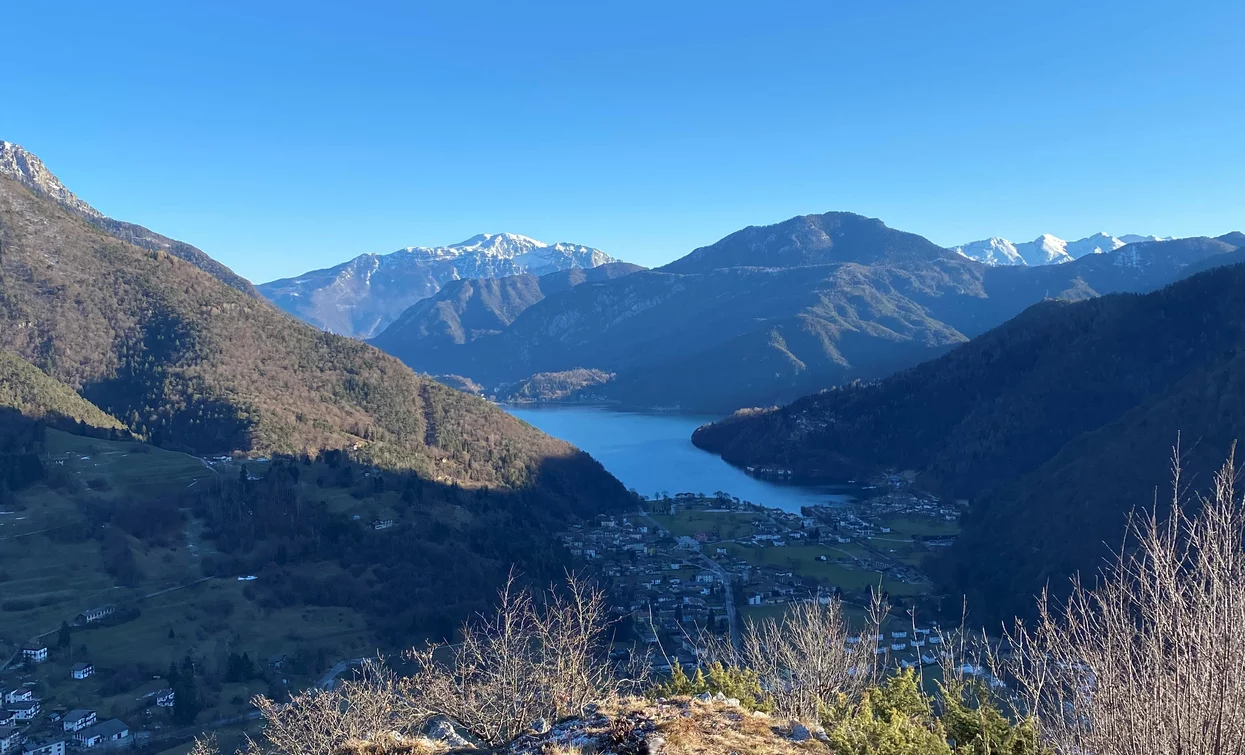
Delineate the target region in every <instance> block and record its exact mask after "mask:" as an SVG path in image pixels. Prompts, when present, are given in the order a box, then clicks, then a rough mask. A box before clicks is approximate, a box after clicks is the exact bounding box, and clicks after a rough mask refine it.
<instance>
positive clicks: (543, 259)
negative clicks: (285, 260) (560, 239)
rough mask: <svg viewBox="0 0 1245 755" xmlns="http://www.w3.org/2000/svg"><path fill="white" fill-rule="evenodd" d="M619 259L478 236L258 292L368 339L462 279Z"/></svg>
mask: <svg viewBox="0 0 1245 755" xmlns="http://www.w3.org/2000/svg"><path fill="white" fill-rule="evenodd" d="M617 261H618V260H616V259H614V258H613V257H611V256H609V255H608V254H606V253H605V252H602V251H601V250H599V249H593V248H592V247H588V246H584V245H582V244H568V243H557V244H550V243H547V242H544V241H538V240H536V239H533V238H530V237H528V236H522V235H520V234H517V233H481V234H477V235H475V236H472V237H471V238H469V239H467V240H466V241H461V242H459V243H457V244H449V245H446V246H408V247H406V248H404V249H399V250H397V251H395V252H391V253H389V254H362V255H359V256H358V257H355V258H354V259H352V260H349V261H347V262H343V263H342V264H340V265H337V266H335V267H331V268H327V269H324V270H313V271H310V272H307V273H304V274H302V275H300V276H298V277H296V278H286V279H284V280H278V281H272V282H271V283H265V284H263V285H261V286H260V287H259V289H260V292H261V293H263V294H264V296H266V297H268V299H269V300H270V301H272V302H273V303H275V304H276V305H277V306H279V307H281V308H282V309H285V310H286V311H288V312H290V313H291V314H293V315H295V316H297V317H301V318H302V319H304V320H306V321H307V322H310V323H312V324H313V325H317V326H319V327H321V328H324V329H326V330H332V331H334V332H336V333H341V334H343V335H352V336H356V337H360V338H370V337H372V336H374V335H376V334H377V333H379V332H380V331H381V330H383V329H384V328H385V326H387V325H388V324H389V323H390V322H392V321H393V320H394V318H396V317H397V316H398V315H399V314H401V312H402V311H403V310H404V309H406V308H407V307H409V306H410V305H412V304H414V303H415V302H417V301H419V300H420V299H425V298H427V297H429V296H432V295H433V294H435V293H436V292H437V291H439V290H440V289H441V287H442V286H444V285H445V284H446V283H449V282H450V281H453V280H459V279H463V278H502V277H505V276H510V275H518V274H521V273H528V274H531V275H535V276H541V275H546V274H548V273H552V272H556V271H559V270H567V269H570V268H574V267H579V268H591V267H598V266H600V265H605V264H608V263H611V262H617Z"/></svg>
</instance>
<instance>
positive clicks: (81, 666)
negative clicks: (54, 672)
mask: <svg viewBox="0 0 1245 755" xmlns="http://www.w3.org/2000/svg"><path fill="white" fill-rule="evenodd" d="M94 673H95V666H93V665H91V664H90V663H75V664H74V665H73V668H71V669H69V675H70V676H72V677H73V678H74V679H85V678H87V677H88V676H91V675H92V674H94Z"/></svg>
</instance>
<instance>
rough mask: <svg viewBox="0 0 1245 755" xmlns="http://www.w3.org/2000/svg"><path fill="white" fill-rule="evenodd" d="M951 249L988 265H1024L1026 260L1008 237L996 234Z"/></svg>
mask: <svg viewBox="0 0 1245 755" xmlns="http://www.w3.org/2000/svg"><path fill="white" fill-rule="evenodd" d="M951 251H953V252H956V253H957V254H960V255H961V256H964V257H968V258H969V259H970V260H977V261H978V262H984V263H985V264H987V265H1024V264H1025V261H1024V259H1023V258H1021V256H1020V252H1018V251H1016V245H1015V244H1013V243H1012V242H1010V241H1008V240H1007V239H1002V238H999V237H998V236H994V237H993V238H988V239H984V240H982V241H974V242H972V243H971V244H964V245H963V246H957V247H952V248H951Z"/></svg>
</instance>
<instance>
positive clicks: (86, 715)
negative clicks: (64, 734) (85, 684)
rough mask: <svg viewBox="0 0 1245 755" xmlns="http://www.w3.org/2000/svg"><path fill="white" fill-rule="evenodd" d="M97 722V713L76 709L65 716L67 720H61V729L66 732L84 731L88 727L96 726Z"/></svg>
mask: <svg viewBox="0 0 1245 755" xmlns="http://www.w3.org/2000/svg"><path fill="white" fill-rule="evenodd" d="M95 721H96V718H95V711H93V710H86V709H84V708H75V709H74V710H71V711H69V712H68V713H66V714H65V718H64V719H62V720H61V727H62V728H63V729H64V730H65V731H82V730H83V729H85V728H87V727H88V726H94V725H95Z"/></svg>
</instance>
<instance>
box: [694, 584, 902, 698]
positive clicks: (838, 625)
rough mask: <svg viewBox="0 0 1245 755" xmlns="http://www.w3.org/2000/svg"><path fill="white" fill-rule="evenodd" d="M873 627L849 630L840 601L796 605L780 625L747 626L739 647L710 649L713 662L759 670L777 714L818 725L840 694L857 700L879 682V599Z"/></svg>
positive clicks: (767, 622) (881, 609)
mask: <svg viewBox="0 0 1245 755" xmlns="http://www.w3.org/2000/svg"><path fill="white" fill-rule="evenodd" d="M871 613H872V614H873V618H872V621H871V622H870V627H871V628H869V629H867V630H866V631H864V632H863V633H861V634H859V635H858V634H856V633H854V632H852V630H851V629H850V627H849V625H848V622H847V617H846V616H845V614H844V613H843V604H842V601H840V600H839V599H837V598H834V599H831V600H830V601H829V602H827V603H822V602H820V601H816V600H812V601H807V602H804V603H795V604H792V605H791V607H790V608H788V610H787V612H786V613H785V614H784V615H783V618H782V620H781V621H779V620H776V619H772V618H770V619H763V620H761V621H758V622H752V623H751V624H749V626H748V629H747V630H746V631H745V632H744V635H743V638H742V640H741V642H740V646H739V647H738V648H734V647H732V646H731V645H730V643H728V642H718V643H715V644H714V645H713V646H712V647H711V655H712V657H713V659H714V660H716V661H720V662H722V663H723V664H725V665H727V666H733V667H736V668H745V669H750V670H752V671H755V672H756V674H757V677H758V679H759V681H760V682H761V687H762V689H763V690H764V691H765V692H766V694H768V695H769V696H770V698H771V700H772V701H773V704H774V709H775V710H776V711H778V712H780V713H783V714H785V715H788V716H790V717H792V718H794V719H798V720H802V721H815V720H817V716H818V713H819V711H820V710H821V709H822V708H823V707H825V706H828V705H832V704H835V703H836V701H837V700H838V699H839V697H840V695H843V696H846V697H847V698H849V699H854V698H855V697H856V695H857V693H858V692H860V691H861V690H863V689H864V688H866V687H867V686H868V685H869V684H871V683H872V682H873V681H874V680H875V679H876V678H877V672H878V661H877V655H876V653H875V650H876V648H877V647H878V644H877V635H878V632H879V631H880V630H879V627H880V626H881V620H882V617H883V615H884V613H885V607H884V606H882V604H881V602H880V599H877V600H875V603H874V606H873V609H872V611H871Z"/></svg>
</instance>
